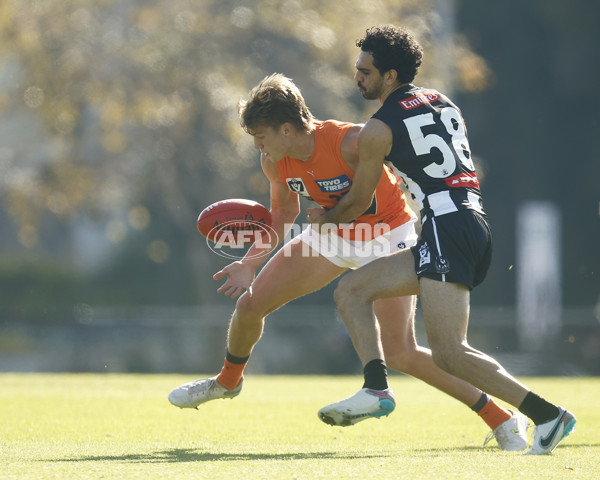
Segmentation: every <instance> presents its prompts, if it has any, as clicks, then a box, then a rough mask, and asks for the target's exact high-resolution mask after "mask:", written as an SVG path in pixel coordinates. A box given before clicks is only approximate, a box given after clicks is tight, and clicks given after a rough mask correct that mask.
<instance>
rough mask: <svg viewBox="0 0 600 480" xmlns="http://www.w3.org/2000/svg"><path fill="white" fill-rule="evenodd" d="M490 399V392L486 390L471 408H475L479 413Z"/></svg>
mask: <svg viewBox="0 0 600 480" xmlns="http://www.w3.org/2000/svg"><path fill="white" fill-rule="evenodd" d="M489 401H490V397H489V396H488V394H487V393H485V392H482V393H481V397H479V400H477V403H476V404H475V405H473V406H472V407H471V410H473V411H474V412H475V413H479V412H481V410H483V407H485V406H486V405H487V404H488V402H489Z"/></svg>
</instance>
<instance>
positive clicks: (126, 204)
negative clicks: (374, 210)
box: [0, 0, 600, 314]
mask: <svg viewBox="0 0 600 480" xmlns="http://www.w3.org/2000/svg"><path fill="white" fill-rule="evenodd" d="M578 4H581V5H580V6H581V8H577V7H576V5H578ZM452 6H455V8H452ZM597 18H600V4H598V3H597V2H592V1H591V0H590V1H587V2H584V1H578V0H575V1H574V2H569V3H568V4H565V3H564V2H561V1H560V0H546V1H542V0H525V1H519V2H517V1H516V0H507V1H505V2H492V3H490V2H478V1H476V0H456V1H454V2H452V1H445V0H437V1H434V0H429V1H427V0H388V1H383V0H360V1H359V0H348V1H345V2H339V1H334V0H325V1H317V0H286V1H275V0H244V1H232V0H200V1H192V0H171V1H168V2H167V1H156V0H150V1H147V0H144V1H142V0H100V1H91V0H77V1H75V0H72V1H66V0H32V1H22V0H1V1H0V199H1V202H2V203H1V206H0V305H1V308H2V309H4V310H5V311H6V310H8V311H11V312H21V313H23V314H25V313H27V312H37V311H48V309H51V308H53V307H69V308H72V307H73V306H77V305H85V304H92V305H97V304H100V305H149V304H163V305H191V304H195V305H201V304H209V303H219V302H221V303H230V301H229V299H224V298H219V296H218V295H217V294H216V292H215V290H216V287H217V284H216V283H215V282H214V281H213V280H212V274H213V273H214V272H215V271H217V270H219V269H220V268H222V267H223V266H224V265H225V264H226V262H225V260H224V259H222V258H220V257H217V256H216V255H214V254H212V253H211V252H210V250H209V249H208V248H207V246H206V244H205V242H204V239H203V238H202V237H201V236H200V235H199V234H198V233H197V231H196V228H195V222H196V218H197V216H198V213H199V212H200V211H201V210H202V209H203V208H204V207H205V206H207V205H208V204H210V203H212V202H215V201H217V200H221V199H224V198H236V197H237V198H252V199H255V200H257V201H260V202H262V203H268V190H267V187H268V185H267V182H266V180H265V179H264V177H263V175H262V172H261V170H260V167H259V163H258V155H257V153H256V151H254V149H253V147H252V141H251V138H250V137H248V136H247V135H246V134H245V133H244V131H243V130H242V129H241V128H240V126H239V120H238V117H237V108H236V106H237V102H238V100H239V99H240V98H243V97H245V95H246V94H247V92H248V90H249V89H250V88H251V87H253V86H254V85H255V84H257V83H258V82H259V81H260V80H261V79H262V78H263V77H264V76H266V75H268V74H271V73H273V72H281V73H284V74H286V75H287V76H289V77H291V78H293V79H294V80H295V82H296V83H297V84H298V86H299V87H300V88H301V89H302V91H303V93H304V96H305V98H306V100H307V102H308V105H309V107H310V108H311V109H312V111H313V113H314V114H315V115H316V116H317V117H319V118H323V119H326V118H338V119H341V120H348V121H355V122H361V121H366V120H367V119H368V117H369V116H370V114H371V113H372V112H373V111H374V110H375V109H376V108H377V104H376V103H375V102H365V101H364V100H363V99H362V97H361V96H360V95H359V94H358V92H357V90H356V87H355V84H354V82H353V80H352V76H353V73H354V69H353V65H354V62H355V60H356V57H357V54H358V49H357V48H356V46H355V41H356V39H358V38H361V37H362V36H363V34H364V31H365V29H366V28H368V27H369V26H372V25H375V24H379V23H395V24H401V25H404V26H406V27H407V28H408V29H409V30H411V31H412V32H413V33H414V34H415V35H416V37H417V38H418V39H419V41H420V42H421V43H422V45H423V46H424V48H425V62H424V65H423V67H422V70H421V72H420V74H419V76H418V78H417V80H416V83H418V84H420V85H425V86H430V87H433V88H437V89H439V90H441V91H444V92H447V93H449V94H451V96H453V97H454V99H455V100H456V102H457V103H458V105H459V106H461V108H462V110H463V113H464V116H465V118H466V122H467V125H468V127H469V129H470V141H471V146H472V149H473V152H474V155H475V161H476V163H477V164H478V166H479V169H480V170H481V173H482V175H481V176H482V177H483V182H482V183H483V188H484V195H485V197H486V207H487V210H488V212H489V214H490V217H491V221H492V226H493V228H494V232H495V237H496V258H495V262H494V266H493V268H492V271H491V272H490V276H489V277H488V280H487V281H486V282H485V283H484V284H483V286H482V287H481V289H480V290H478V293H477V294H476V295H474V299H473V301H474V303H478V302H479V303H481V304H489V305H504V304H512V303H514V291H515V285H514V284H515V279H514V270H515V269H514V268H512V266H513V265H514V264H515V260H514V257H515V246H514V245H515V236H514V230H515V212H516V211H517V209H518V206H519V205H520V203H521V202H522V201H524V200H528V199H545V200H552V201H555V202H556V203H557V204H559V205H560V208H561V212H562V218H563V226H564V233H563V246H564V249H563V256H564V261H563V273H564V281H563V287H564V299H565V302H567V303H577V304H587V305H591V304H593V303H595V302H596V301H597V298H598V267H599V265H598V263H599V261H598V243H599V242H598V240H599V235H598V234H599V230H600V229H599V218H598V215H599V211H598V209H599V200H600V198H599V195H598V194H599V192H600V189H599V188H598V187H597V185H596V182H597V179H598V178H599V173H600V171H599V164H600V163H599V154H600V151H599V150H600V148H599V143H598V138H599V133H600V132H599V123H598V112H599V111H600V108H599V106H600V105H599V102H598V98H597V96H595V95H590V92H593V91H594V90H595V87H596V86H597V85H598V84H599V83H600V78H599V72H600V65H599V62H598V45H599V44H600V39H599V38H598V37H599V34H598V29H597V28H596V27H595V25H594V19H597ZM299 221H300V222H302V221H303V218H302V217H301V218H299ZM516 268H518V265H516ZM330 293H331V292H330V291H329V290H325V291H324V292H321V293H320V294H316V295H313V296H311V302H328V303H331V301H332V300H331V294H330Z"/></svg>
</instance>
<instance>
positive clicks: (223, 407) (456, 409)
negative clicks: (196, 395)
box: [0, 374, 600, 480]
mask: <svg viewBox="0 0 600 480" xmlns="http://www.w3.org/2000/svg"><path fill="white" fill-rule="evenodd" d="M191 379H192V378H190V377H184V376H178V375H112V374H106V375H85V374H84V375H67V374H64V375H60V374H59V375H54V374H41V375H40V374H1V375H0V385H1V387H0V429H1V430H0V478H2V479H15V478H18V479H32V480H33V479H35V480H40V479H46V478H58V479H76V478H93V479H100V478H104V479H117V478H119V479H121V478H123V479H135V478H139V479H144V480H146V479H155V478H156V479H158V478H160V479H169V478H177V479H186V480H188V479H195V478H198V479H235V480H237V479H247V480H253V479H269V480H270V479H310V480H312V479H331V480H335V479H347V478H357V479H365V478H374V477H377V478H394V479H403V478H406V479H432V478H435V479H440V480H441V479H447V478H460V479H477V480H481V479H515V478H524V479H532V478H544V479H554V478H556V479H559V478H560V479H564V478H570V479H598V478H600V460H599V459H600V434H599V432H600V408H598V407H599V400H598V399H599V398H600V378H527V379H523V380H524V382H525V383H526V384H527V385H528V386H530V387H531V388H533V389H534V390H536V391H537V392H538V393H540V394H541V395H543V396H544V397H546V398H548V399H551V400H553V401H556V402H558V403H560V404H562V405H565V406H567V407H568V408H569V409H570V410H571V411H573V412H574V413H575V414H576V415H577V417H578V423H577V431H576V432H575V433H574V434H572V435H571V436H570V437H569V438H568V439H566V440H564V441H563V443H561V445H560V446H559V447H558V448H557V449H556V450H555V451H554V454H553V455H551V456H544V457H530V456H522V455H520V454H518V453H511V452H502V451H500V450H499V449H498V448H497V447H496V444H495V442H491V443H490V444H488V446H487V447H486V448H485V449H482V448H481V445H482V443H483V439H484V437H485V435H486V434H487V431H488V429H487V427H486V426H485V424H484V423H483V422H482V421H481V420H480V419H479V418H478V417H477V416H476V415H475V414H474V413H473V412H471V411H470V410H469V409H467V408H466V407H464V406H462V405H461V404H460V403H458V402H457V401H455V400H453V399H451V398H450V397H447V396H445V395H443V394H441V393H439V392H437V391H436V390H434V389H433V388H431V387H428V386H427V385H425V384H422V383H420V382H418V381H415V380H413V379H410V378H407V377H403V376H393V377H391V385H392V387H393V388H394V391H395V392H396V396H397V400H398V406H397V408H396V411H395V412H394V413H393V414H392V415H390V417H388V418H384V419H381V420H374V419H370V420H367V421H364V422H362V423H359V424H357V425H355V426H353V427H347V428H337V427H330V426H328V425H325V424H323V423H321V422H320V421H319V420H318V418H317V415H316V412H317V410H318V409H319V408H320V407H321V406H323V405H326V404H328V403H331V402H333V401H337V400H340V399H341V398H343V397H345V396H348V395H350V394H352V393H354V392H355V391H356V390H357V389H358V388H359V387H360V384H361V379H360V378H359V377H325V376H318V377H317V376H315V377H309V376H285V377H284V376H254V375H249V376H248V377H247V378H246V382H245V385H244V391H243V392H242V394H241V395H240V396H239V397H237V398H236V399H234V400H217V401H214V402H210V403H208V404H206V405H203V406H201V407H200V410H198V411H196V410H180V409H177V408H175V407H172V406H171V405H170V404H169V403H168V401H167V399H166V395H167V394H168V392H169V391H170V390H171V388H173V387H174V386H177V385H178V384H180V383H182V382H184V381H189V380H191ZM492 444H493V445H492Z"/></svg>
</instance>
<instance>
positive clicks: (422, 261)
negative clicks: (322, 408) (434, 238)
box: [417, 242, 431, 273]
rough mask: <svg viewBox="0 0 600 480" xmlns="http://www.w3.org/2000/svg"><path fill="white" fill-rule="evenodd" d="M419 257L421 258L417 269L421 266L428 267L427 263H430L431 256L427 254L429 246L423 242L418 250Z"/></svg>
mask: <svg viewBox="0 0 600 480" xmlns="http://www.w3.org/2000/svg"><path fill="white" fill-rule="evenodd" d="M419 256H420V257H421V259H420V261H419V268H421V267H422V266H423V265H428V264H429V263H431V254H430V253H429V245H427V242H425V243H424V244H423V245H421V247H420V248H419ZM417 273H421V272H417Z"/></svg>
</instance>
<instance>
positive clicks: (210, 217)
mask: <svg viewBox="0 0 600 480" xmlns="http://www.w3.org/2000/svg"><path fill="white" fill-rule="evenodd" d="M270 226H271V212H270V211H269V209H268V208H266V207H264V206H262V205H261V204H260V203H258V202H255V201H253V200H244V199H241V198H232V199H229V200H221V201H220V202H216V203H213V204H212V205H209V206H208V207H206V208H205V209H204V210H202V212H201V213H200V216H199V217H198V231H199V232H200V233H201V234H202V235H204V236H205V237H206V238H208V239H209V240H211V241H213V242H216V243H232V242H233V243H235V244H237V245H240V244H241V245H245V244H248V243H252V242H254V241H255V237H254V236H253V235H252V234H253V232H264V231H265V229H267V228H268V227H270ZM233 237H235V239H234V240H233V239H232V238H233Z"/></svg>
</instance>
